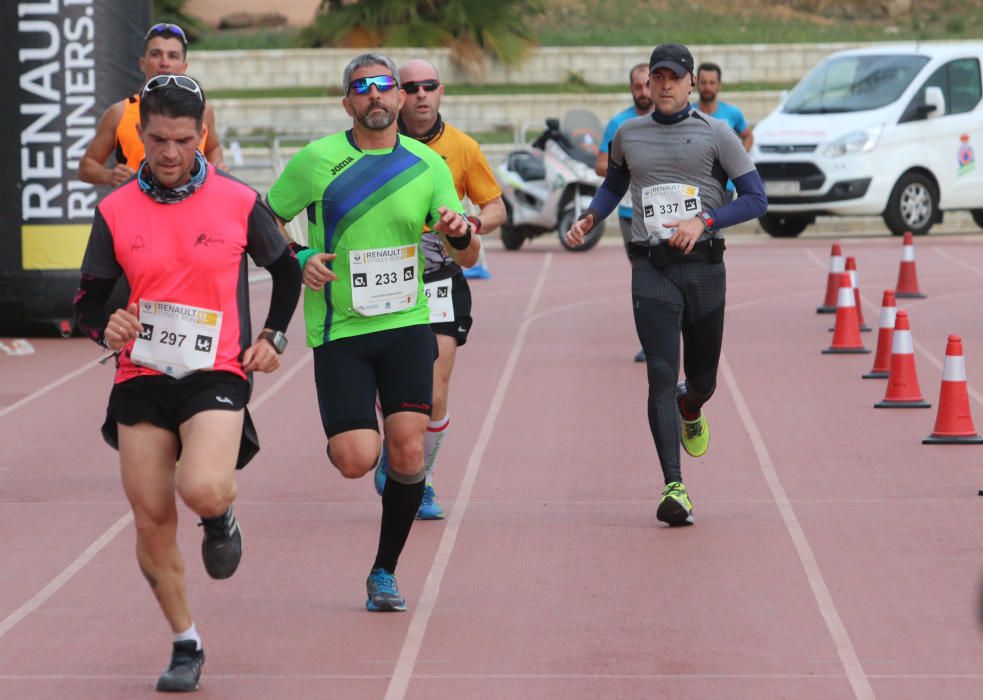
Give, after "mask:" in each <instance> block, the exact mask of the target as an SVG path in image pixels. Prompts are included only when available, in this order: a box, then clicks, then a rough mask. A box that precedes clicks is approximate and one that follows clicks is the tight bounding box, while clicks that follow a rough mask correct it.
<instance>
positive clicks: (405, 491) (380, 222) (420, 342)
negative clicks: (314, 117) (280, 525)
mask: <svg viewBox="0 0 983 700" xmlns="http://www.w3.org/2000/svg"><path fill="white" fill-rule="evenodd" d="M343 85H344V87H345V97H344V99H343V104H344V107H345V110H346V111H347V112H348V114H349V115H351V116H352V119H353V122H352V128H351V129H350V130H348V131H345V132H340V133H337V134H333V135H331V136H327V137H325V138H323V139H321V140H319V141H316V142H314V143H312V144H310V145H308V146H307V147H305V148H304V149H302V150H301V151H300V152H299V153H298V154H297V155H296V156H295V157H294V158H293V159H292V160H291V161H290V163H289V164H288V165H287V167H286V168H285V169H284V171H283V174H282V175H281V176H280V178H279V179H278V180H277V181H276V182H275V183H274V184H273V187H272V188H271V189H270V192H269V194H268V195H267V200H268V202H269V205H270V208H271V209H272V210H273V213H274V214H276V215H277V217H279V218H280V219H281V220H282V221H284V222H286V221H289V220H290V219H292V218H293V217H294V216H296V215H297V214H299V213H300V212H301V211H304V210H305V209H306V211H307V217H308V243H309V247H305V246H301V245H297V244H293V246H292V247H293V248H294V251H295V252H296V254H297V258H298V260H299V261H300V264H301V266H302V267H303V276H304V284H305V286H306V287H307V289H305V290H304V316H305V321H306V323H307V343H308V345H310V346H311V347H312V348H314V380H315V384H316V386H317V394H318V404H319V408H320V411H321V421H322V423H323V425H324V432H325V434H326V435H327V437H328V441H329V443H328V458H329V459H330V460H331V462H332V464H334V465H335V467H336V468H337V469H338V471H340V472H341V474H342V475H343V476H345V477H347V478H359V477H362V476H364V475H365V474H366V473H367V472H369V471H371V470H372V468H373V467H374V466H375V464H376V462H377V461H378V458H379V451H380V447H381V440H380V436H379V426H378V420H377V418H376V410H375V399H376V394H377V393H378V396H379V400H380V403H381V405H382V414H383V416H384V418H385V432H386V440H387V442H388V446H389V472H388V476H389V479H388V480H387V482H386V488H385V491H384V493H383V495H382V528H381V532H380V536H379V548H378V551H377V554H376V559H375V563H374V564H373V567H372V571H371V573H370V574H369V578H368V581H367V589H368V599H367V601H366V607H367V608H368V609H369V610H372V611H379V610H405V609H406V602H405V600H404V599H403V597H402V596H401V595H400V593H399V589H398V587H397V585H396V578H395V576H394V572H395V569H396V562H397V560H398V558H399V554H400V552H401V551H402V549H403V545H404V544H405V543H406V538H407V537H408V536H409V531H410V527H411V526H412V524H413V520H414V518H415V516H416V512H417V509H418V508H419V506H420V501H421V500H422V498H423V489H424V469H423V440H424V434H425V432H426V428H427V423H428V422H429V419H430V411H431V403H432V392H433V361H434V358H435V356H436V347H437V346H436V342H435V340H434V337H433V332H432V331H431V330H430V311H429V307H428V305H427V299H426V296H425V295H424V294H423V281H422V272H423V264H424V260H423V254H422V252H421V250H420V241H421V238H422V231H423V227H424V225H425V224H426V225H428V226H430V227H431V228H433V229H434V230H436V231H437V232H438V233H439V234H441V235H443V236H444V237H445V238H446V240H447V242H448V244H449V245H450V246H451V247H452V248H454V249H457V250H464V249H466V248H467V247H468V245H469V244H470V241H471V236H472V234H473V230H472V224H471V223H470V222H469V221H468V220H467V219H466V218H465V217H464V210H463V208H462V207H461V202H460V200H459V199H458V197H457V192H456V190H455V188H454V181H453V178H452V176H451V173H450V170H449V169H448V168H447V165H446V164H445V163H444V162H443V160H442V159H441V158H440V156H439V155H437V154H436V153H435V152H434V151H432V150H431V149H429V148H428V147H427V146H426V145H424V144H421V143H419V142H417V141H416V140H414V139H404V138H400V136H399V134H398V133H397V126H396V116H397V114H398V113H399V110H400V108H401V107H402V105H403V102H404V100H405V99H406V93H405V92H403V90H402V89H400V87H399V73H398V71H397V70H396V67H395V65H393V63H392V61H390V60H389V59H388V58H386V57H385V56H382V55H380V54H364V55H362V56H359V57H357V58H355V59H354V60H353V61H352V62H351V63H349V64H348V66H347V67H346V68H345V74H344V80H343Z"/></svg>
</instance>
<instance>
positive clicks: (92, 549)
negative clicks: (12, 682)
mask: <svg viewBox="0 0 983 700" xmlns="http://www.w3.org/2000/svg"><path fill="white" fill-rule="evenodd" d="M312 356H313V353H311V352H307V353H304V357H303V358H302V359H301V360H300V362H298V363H297V364H296V365H294V366H293V367H291V368H290V369H289V370H287V372H286V373H285V374H284V375H283V376H282V377H280V378H279V379H278V380H277V381H276V382H275V383H274V384H272V385H271V386H270V388H269V389H267V390H266V391H265V392H263V394H262V396H259V397H257V398H256V399H255V400H254V401H252V402H250V408H251V409H253V410H254V411H255V410H256V409H258V408H259V407H260V406H262V405H263V403H264V402H265V401H266V400H267V399H268V398H270V397H271V396H273V394H275V393H276V392H278V391H279V390H280V389H281V388H282V387H283V385H284V384H286V383H287V382H288V381H290V379H291V378H292V377H293V376H294V375H296V374H297V372H299V371H300V370H301V369H302V368H303V367H304V366H305V365H306V364H307V363H308V362H310V360H311V357H312ZM83 369H84V368H83ZM66 379H67V378H66ZM131 522H133V512H132V511H130V512H127V513H126V515H124V516H123V517H121V518H120V519H119V520H117V521H116V522H115V523H113V524H112V525H111V526H110V527H109V529H108V530H106V531H105V532H104V533H102V535H100V536H99V539H97V540H96V541H95V542H93V543H92V544H90V545H89V546H88V547H86V548H85V551H84V552H82V553H81V554H80V555H79V556H78V557H77V558H76V559H75V561H73V562H72V563H71V564H69V565H68V566H67V567H65V569H64V570H63V571H62V572H61V573H60V574H58V575H57V576H55V577H54V578H53V579H51V581H49V582H48V584H47V585H46V586H45V587H44V588H42V589H41V590H40V591H38V592H37V593H36V594H35V595H34V596H33V597H32V598H31V599H30V600H28V601H27V602H26V603H24V604H23V605H21V606H20V607H19V608H17V609H16V610H14V612H12V613H10V614H9V615H8V616H7V617H6V618H5V619H4V620H3V622H0V639H2V638H3V636H4V635H5V634H7V632H9V631H10V630H11V629H12V628H13V627H14V626H15V625H16V624H17V623H18V622H20V621H21V620H23V619H24V618H25V617H27V616H28V615H30V614H31V613H32V612H34V611H35V610H37V609H38V608H39V607H41V606H42V605H44V603H45V601H47V600H48V599H49V598H51V596H53V595H54V594H55V593H57V592H58V591H59V590H60V589H61V588H62V587H63V586H64V585H65V584H66V583H68V582H69V581H70V580H71V578H72V577H73V576H75V574H77V573H78V572H79V571H81V569H82V567H84V566H85V565H86V564H88V563H89V562H90V561H92V559H93V558H94V557H95V556H96V555H97V554H98V553H99V552H100V551H102V550H103V549H104V548H105V547H106V545H108V544H109V543H110V542H112V541H113V539H114V538H115V537H116V535H118V534H119V533H120V532H121V531H122V530H123V528H125V527H126V526H127V525H129V524H130V523H131Z"/></svg>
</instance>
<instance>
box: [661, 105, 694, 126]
mask: <svg viewBox="0 0 983 700" xmlns="http://www.w3.org/2000/svg"><path fill="white" fill-rule="evenodd" d="M689 112H690V106H689V105H686V106H685V107H683V109H682V110H680V111H679V112H676V113H675V114H662V112H660V111H658V110H656V111H654V112H652V119H653V120H654V121H656V122H658V123H659V124H676V123H678V122H681V121H682V120H683V119H685V118H686V117H688V116H689Z"/></svg>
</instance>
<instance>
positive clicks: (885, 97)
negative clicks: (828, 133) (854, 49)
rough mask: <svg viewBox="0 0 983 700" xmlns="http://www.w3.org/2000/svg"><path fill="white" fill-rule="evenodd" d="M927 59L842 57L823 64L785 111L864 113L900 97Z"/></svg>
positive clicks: (795, 92) (790, 99) (799, 88)
mask: <svg viewBox="0 0 983 700" xmlns="http://www.w3.org/2000/svg"><path fill="white" fill-rule="evenodd" d="M928 60H929V59H928V58H927V57H925V56H914V55H897V54H896V55H887V56H869V55H864V56H841V57H839V58H830V59H828V60H826V61H823V62H822V63H820V64H819V66H817V67H816V69H815V70H813V71H812V72H811V73H809V74H808V75H807V76H806V77H805V78H803V79H802V81H801V82H800V83H799V84H798V85H796V86H795V89H794V90H792V93H791V94H790V95H789V97H788V100H786V102H785V106H784V108H783V110H782V111H784V112H786V113H789V114H829V113H832V112H862V111H865V110H869V109H878V108H880V107H883V106H885V105H888V104H891V103H892V102H894V101H895V100H896V99H898V98H899V97H900V96H901V93H903V92H904V91H905V89H906V88H907V87H908V85H910V84H911V81H912V80H913V79H914V77H915V76H916V75H917V74H918V71H920V70H921V69H922V67H923V66H924V65H925V64H926V63H927V62H928Z"/></svg>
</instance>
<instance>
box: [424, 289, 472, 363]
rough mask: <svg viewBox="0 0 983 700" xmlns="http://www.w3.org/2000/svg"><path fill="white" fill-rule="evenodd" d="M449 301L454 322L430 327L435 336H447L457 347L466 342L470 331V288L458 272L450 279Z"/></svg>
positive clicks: (432, 324)
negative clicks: (454, 341)
mask: <svg viewBox="0 0 983 700" xmlns="http://www.w3.org/2000/svg"><path fill="white" fill-rule="evenodd" d="M451 280H452V282H453V285H452V286H451V301H452V302H453V304H454V320H453V321H447V322H446V323H431V324H430V327H431V328H433V332H434V333H436V334H437V335H449V336H451V337H452V338H454V339H456V340H457V344H458V347H460V346H461V345H464V344H465V343H466V342H468V333H469V332H470V331H471V324H472V323H474V319H472V318H471V287H469V286H468V280H467V278H465V276H464V275H463V274H462V273H461V272H458V273H457V274H456V275H454V276H453V277H452V278H451Z"/></svg>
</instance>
